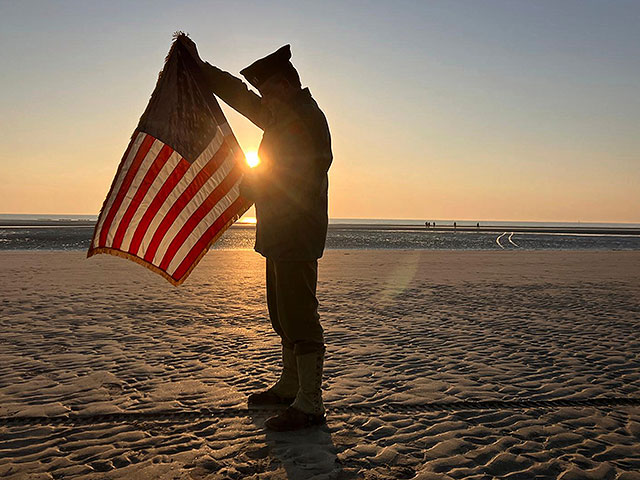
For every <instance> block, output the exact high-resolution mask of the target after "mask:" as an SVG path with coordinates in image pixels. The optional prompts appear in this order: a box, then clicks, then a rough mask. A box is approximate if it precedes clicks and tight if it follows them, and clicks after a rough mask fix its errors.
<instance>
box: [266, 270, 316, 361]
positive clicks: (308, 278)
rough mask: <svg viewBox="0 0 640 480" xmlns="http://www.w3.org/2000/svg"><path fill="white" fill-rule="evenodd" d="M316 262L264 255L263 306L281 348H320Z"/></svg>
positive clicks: (298, 352)
mask: <svg viewBox="0 0 640 480" xmlns="http://www.w3.org/2000/svg"><path fill="white" fill-rule="evenodd" d="M317 284H318V261H317V260H313V261H307V262H288V261H287V262H284V261H275V260H272V259H270V258H267V307H268V309H269V317H270V319H271V325H272V326H273V329H274V330H275V332H276V333H277V334H278V335H279V336H280V339H281V341H282V345H283V346H284V347H285V348H290V349H293V351H294V353H295V354H296V355H304V354H306V353H311V352H317V351H324V348H325V347H324V332H323V330H322V326H321V325H320V315H318V299H317V298H316V287H317Z"/></svg>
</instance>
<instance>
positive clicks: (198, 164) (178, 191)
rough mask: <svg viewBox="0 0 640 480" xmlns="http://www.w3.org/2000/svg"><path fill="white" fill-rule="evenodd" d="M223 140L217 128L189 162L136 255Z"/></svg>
mask: <svg viewBox="0 0 640 480" xmlns="http://www.w3.org/2000/svg"><path fill="white" fill-rule="evenodd" d="M223 141H224V135H222V132H221V130H220V128H218V131H217V132H216V135H215V137H213V140H211V143H210V144H209V146H208V147H207V148H205V149H204V151H203V152H202V153H201V154H200V156H199V157H198V158H197V159H196V161H195V162H193V163H192V164H191V166H190V167H189V169H188V170H187V171H186V172H185V174H184V175H183V177H182V178H181V179H180V181H179V182H178V184H177V185H176V186H175V187H174V188H173V190H172V191H171V192H169V195H167V198H165V199H164V202H163V203H162V206H161V207H160V208H159V209H158V212H157V213H156V215H155V216H154V217H153V220H151V223H150V224H149V227H148V228H147V231H146V233H145V234H144V238H143V239H142V242H141V243H140V249H139V250H138V256H140V257H144V254H145V253H146V251H147V249H148V248H149V244H150V243H151V240H152V239H153V235H154V233H156V230H157V229H158V226H159V225H160V222H162V219H163V218H164V217H165V216H166V215H167V212H168V211H169V209H170V208H171V206H172V205H173V204H174V203H175V202H176V200H177V199H178V197H180V195H182V193H183V192H184V191H185V189H186V188H187V187H188V186H189V184H190V183H191V181H192V180H193V179H194V178H195V176H196V175H197V174H198V173H199V172H200V170H202V167H204V166H205V165H206V164H207V162H208V161H209V160H211V157H213V155H214V154H215V153H216V152H217V151H218V150H219V149H220V146H221V145H222V142H223Z"/></svg>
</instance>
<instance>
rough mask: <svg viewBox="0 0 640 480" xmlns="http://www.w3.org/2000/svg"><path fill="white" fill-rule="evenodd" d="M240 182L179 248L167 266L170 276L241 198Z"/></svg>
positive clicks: (233, 186) (232, 187)
mask: <svg viewBox="0 0 640 480" xmlns="http://www.w3.org/2000/svg"><path fill="white" fill-rule="evenodd" d="M239 185H240V181H237V182H236V183H235V184H234V185H232V186H231V188H230V189H229V191H228V192H227V194H226V195H225V196H224V197H222V198H221V199H220V201H219V202H218V203H217V204H216V205H215V206H214V207H213V208H212V209H211V211H210V212H209V213H207V215H206V216H204V217H203V218H202V220H201V221H200V222H199V223H198V225H197V226H196V227H195V228H194V230H193V231H192V232H191V234H190V235H189V236H188V237H187V238H186V239H185V241H184V242H183V244H182V245H180V248H178V250H177V252H176V254H175V255H174V256H173V259H172V260H171V262H170V263H169V265H168V266H167V269H166V271H167V273H169V274H170V275H171V274H172V273H173V272H174V271H175V270H176V268H178V266H179V265H180V263H182V261H183V260H184V258H185V257H186V256H187V254H188V253H189V252H190V251H191V248H192V247H193V246H194V245H195V244H196V242H197V241H198V240H199V239H200V237H202V235H204V234H205V232H206V231H207V229H208V228H209V226H211V224H213V223H214V222H215V221H216V220H217V219H218V217H219V216H220V215H221V214H222V213H223V212H224V211H225V210H226V209H227V208H229V205H231V204H232V203H233V202H234V201H235V200H236V199H237V198H238V197H239V196H240V188H239Z"/></svg>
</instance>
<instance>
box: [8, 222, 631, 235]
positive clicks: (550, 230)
mask: <svg viewBox="0 0 640 480" xmlns="http://www.w3.org/2000/svg"><path fill="white" fill-rule="evenodd" d="M95 223H96V222H95V221H92V220H41V221H40V220H39V221H36V222H34V221H33V220H0V229H10V228H15V229H20V228H24V229H28V228H69V227H76V228H94V227H95ZM230 228H231V229H251V230H253V229H255V224H242V223H235V224H233V225H231V227H230ZM328 229H329V230H330V231H332V232H341V231H354V230H356V231H361V232H366V231H371V232H380V231H397V232H412V233H416V232H424V233H431V232H440V233H445V232H446V233H458V232H460V233H502V232H513V233H534V234H535V233H539V234H567V235H624V236H640V228H636V227H628V228H627V227H589V226H585V227H581V226H575V227H548V226H531V225H527V226H503V225H491V224H488V225H480V227H476V226H456V227H454V226H453V225H441V226H440V225H439V226H436V227H426V226H420V225H395V224H355V223H333V224H332V223H330V224H329V226H328Z"/></svg>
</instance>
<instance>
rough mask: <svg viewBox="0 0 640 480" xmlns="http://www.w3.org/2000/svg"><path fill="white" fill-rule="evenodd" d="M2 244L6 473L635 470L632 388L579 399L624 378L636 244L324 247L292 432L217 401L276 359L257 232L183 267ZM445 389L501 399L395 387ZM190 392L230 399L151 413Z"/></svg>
mask: <svg viewBox="0 0 640 480" xmlns="http://www.w3.org/2000/svg"><path fill="white" fill-rule="evenodd" d="M0 264H1V265H2V272H3V275H2V276H1V277H0V292H1V293H0V417H2V418H3V419H9V418H11V419H16V418H17V417H22V418H25V419H31V420H29V421H25V422H24V423H23V424H21V423H20V422H19V420H16V422H15V423H14V424H8V423H7V422H4V423H3V424H1V425H0V477H1V478H7V479H23V478H32V479H41V478H42V479H51V478H83V479H114V478H122V479H125V478H126V479H136V478H140V479H146V478H161V479H209V478H211V479H218V478H220V479H223V478H234V479H235V478H238V479H242V478H253V479H278V478H290V479H308V478H314V479H351V478H364V479H377V478H380V479H386V478H409V479H410V478H415V479H421V480H426V479H449V478H455V479H463V478H471V479H490V478H509V479H516V478H522V479H531V478H561V479H564V480H571V479H582V478H593V479H619V480H630V479H640V473H638V472H640V407H639V406H637V404H636V405H622V406H621V405H599V406H594V405H589V404H588V402H589V400H590V399H596V398H638V397H640V329H639V328H638V327H639V326H640V273H639V272H640V251H597V250H589V251H570V250H568V251H554V250H541V251H531V250H529V251H527V250H519V249H515V248H514V249H511V250H496V251H483V250H478V251H471V250H459V251H435V250H402V249H397V250H339V249H336V250H328V251H326V253H325V256H324V258H323V259H321V260H320V267H319V285H318V297H319V300H320V315H321V321H322V324H323V326H324V329H325V336H326V343H327V358H326V364H325V376H324V383H323V385H324V390H325V402H326V406H327V409H328V423H327V426H326V427H324V428H321V429H317V430H312V431H304V432H297V433H293V434H283V433H280V434H275V433H268V432H266V431H265V430H264V428H263V422H264V420H265V418H266V417H267V415H268V412H264V411H256V412H255V413H253V414H243V413H242V412H238V414H237V415H236V414H234V412H237V411H238V410H242V409H244V408H245V406H246V397H247V395H248V394H249V393H251V392H253V391H255V390H257V389H261V388H263V387H265V386H267V385H269V383H270V382H272V381H273V380H274V379H275V375H276V373H277V371H278V361H279V345H278V341H277V337H276V335H275V333H273V332H272V330H271V326H270V324H269V321H268V316H267V311H266V303H265V300H264V297H265V291H264V278H263V277H264V259H263V258H262V257H260V256H259V255H257V254H256V253H254V252H252V251H249V250H215V251H210V252H209V253H208V254H207V255H206V256H205V257H204V259H203V261H202V262H201V263H200V265H199V266H198V267H197V268H196V269H195V270H194V272H193V274H192V276H191V277H190V278H189V279H188V280H187V281H186V282H185V284H184V285H182V286H181V287H178V288H176V287H173V286H171V285H170V284H169V283H167V282H166V281H165V280H163V279H162V278H160V277H159V276H158V275H155V274H153V273H152V272H150V271H148V270H146V269H144V268H142V267H141V266H139V265H136V264H134V263H132V262H127V261H124V260H122V259H119V258H115V257H111V256H107V255H100V256H97V257H93V258H91V259H86V258H85V254H84V252H81V251H27V250H22V251H15V250H14V251H2V252H0ZM519 400H540V401H555V400H569V401H572V400H573V401H585V405H582V406H556V407H518V406H517V401H519ZM459 401H478V402H482V401H498V402H507V403H508V402H512V403H511V405H512V406H511V407H509V408H505V407H504V405H503V406H502V407H500V406H497V407H496V408H483V409H463V408H459V409H441V410H438V409H434V410H432V411H426V410H424V411H420V409H419V408H413V409H412V408H411V407H412V406H414V407H417V406H420V405H425V404H433V403H442V404H445V403H452V402H459ZM354 406H357V407H358V408H352V407H354ZM390 406H391V407H390ZM403 406H405V407H406V408H404V409H403V408H402V407H403ZM203 408H204V409H215V410H216V411H219V412H223V413H224V412H227V414H223V415H220V416H219V417H218V418H216V417H215V416H210V418H206V419H198V420H190V419H184V420H176V419H173V420H171V419H165V420H162V419H161V418H159V417H158V418H154V417H153V415H152V414H153V413H154V412H166V411H172V412H176V411H177V412H180V411H194V410H197V409H203ZM332 409H333V410H332ZM121 413H122V414H131V415H130V416H129V417H127V418H128V420H127V421H115V420H114V421H109V420H108V418H107V421H105V420H104V419H102V420H101V419H100V415H101V414H105V415H116V414H121ZM136 414H140V416H139V417H136V416H135V415H136ZM143 414H148V415H147V416H145V415H143ZM41 416H44V417H76V416H82V417H83V418H92V419H94V420H91V421H87V422H84V423H78V424H74V423H73V422H71V423H67V424H60V425H55V424H47V422H46V421H42V422H40V424H37V422H35V423H34V421H33V419H34V417H41ZM105 418H106V417H105ZM536 476H537V477H536Z"/></svg>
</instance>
